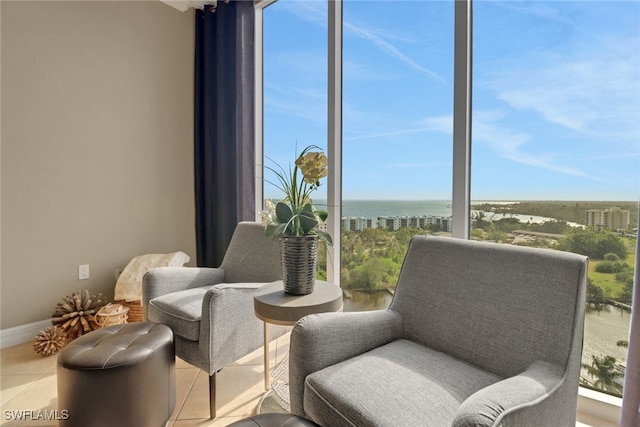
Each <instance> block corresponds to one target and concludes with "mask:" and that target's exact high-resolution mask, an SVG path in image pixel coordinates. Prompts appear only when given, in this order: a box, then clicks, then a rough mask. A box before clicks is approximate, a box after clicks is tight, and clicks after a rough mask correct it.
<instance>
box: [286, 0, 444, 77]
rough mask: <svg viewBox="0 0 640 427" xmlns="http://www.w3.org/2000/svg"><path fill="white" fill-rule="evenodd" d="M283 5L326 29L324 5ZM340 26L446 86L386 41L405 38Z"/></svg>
mask: <svg viewBox="0 0 640 427" xmlns="http://www.w3.org/2000/svg"><path fill="white" fill-rule="evenodd" d="M283 4H284V5H286V7H287V8H288V10H289V11H291V12H292V13H293V14H295V15H297V16H298V17H300V18H302V19H304V20H306V21H307V22H310V23H313V24H315V25H319V26H321V27H323V28H326V26H327V6H326V3H324V2H318V1H295V2H287V3H283ZM342 25H343V28H344V31H345V33H346V32H350V33H351V34H353V35H354V36H356V37H358V38H361V39H365V40H368V41H369V42H371V43H372V44H373V45H374V46H376V47H377V48H378V49H380V50H381V51H383V52H385V53H386V54H388V55H390V56H392V57H394V58H396V59H398V60H399V61H401V62H403V63H405V64H406V65H408V66H409V67H411V68H414V69H416V70H418V71H420V72H421V73H423V74H425V75H427V76H428V77H429V78H431V79H432V80H434V81H436V82H439V83H442V84H447V81H446V80H445V79H444V78H443V77H442V76H440V75H439V74H438V73H436V72H434V71H432V70H430V69H428V68H426V67H424V66H422V65H420V64H419V63H418V62H417V61H416V60H414V59H413V58H411V57H410V56H409V55H406V54H405V53H403V52H402V51H401V50H400V49H399V48H397V47H396V46H394V45H393V44H392V43H391V42H389V41H388V40H396V41H403V42H408V41H410V40H409V39H408V38H407V37H402V36H399V35H397V34H395V33H393V32H390V31H385V30H381V29H377V28H373V27H370V26H366V25H361V24H353V23H351V22H349V21H346V20H345V21H343V24H342Z"/></svg>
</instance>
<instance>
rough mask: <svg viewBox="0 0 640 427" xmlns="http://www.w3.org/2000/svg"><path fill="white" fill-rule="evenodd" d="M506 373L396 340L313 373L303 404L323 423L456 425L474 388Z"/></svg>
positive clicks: (333, 426) (313, 417)
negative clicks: (488, 370) (458, 415)
mask: <svg viewBox="0 0 640 427" xmlns="http://www.w3.org/2000/svg"><path fill="white" fill-rule="evenodd" d="M500 380H501V378H499V377H497V376H496V375H493V374H491V373H489V372H486V371H483V370H482V369H479V368H476V367H475V366H472V365H470V364H468V363H465V362H463V361H461V360H459V359H456V358H454V357H451V356H449V355H447V354H445V353H441V352H439V351H436V350H433V349H430V348H428V347H424V346H422V345H420V344H417V343H415V342H411V341H408V340H404V339H402V340H396V341H393V342H391V343H389V344H386V345H383V346H381V347H377V348H375V349H374V350H371V351H369V352H367V353H363V354H361V355H359V356H356V357H353V358H351V359H348V360H346V361H344V362H341V363H338V364H335V365H332V366H329V367H327V368H325V369H322V370H320V371H318V372H315V373H313V374H311V375H309V376H308V377H307V379H306V383H305V393H304V407H305V410H306V411H307V414H308V415H310V416H311V418H312V419H313V420H314V421H315V422H316V423H319V424H321V425H325V426H332V427H339V426H354V425H355V426H361V425H362V426H364V425H366V426H374V425H378V426H382V425H389V426H391V425H393V426H417V425H425V422H428V425H439V426H447V425H451V422H452V421H453V420H454V418H455V416H456V409H457V408H459V407H460V405H461V404H462V403H463V402H464V401H465V400H466V399H467V398H468V397H469V396H471V395H472V394H473V393H475V392H476V391H477V390H479V389H482V388H484V387H487V386H490V385H491V384H494V383H497V382H498V381H500Z"/></svg>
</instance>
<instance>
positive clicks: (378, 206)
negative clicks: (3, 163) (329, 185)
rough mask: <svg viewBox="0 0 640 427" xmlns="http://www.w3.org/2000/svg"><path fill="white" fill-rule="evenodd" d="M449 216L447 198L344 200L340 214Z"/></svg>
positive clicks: (449, 204) (371, 216)
mask: <svg viewBox="0 0 640 427" xmlns="http://www.w3.org/2000/svg"><path fill="white" fill-rule="evenodd" d="M423 215H432V216H445V217H448V216H451V201H448V200H344V201H343V204H342V216H350V217H354V216H356V217H357V216H361V217H364V218H372V219H374V220H375V219H377V218H378V217H379V216H423Z"/></svg>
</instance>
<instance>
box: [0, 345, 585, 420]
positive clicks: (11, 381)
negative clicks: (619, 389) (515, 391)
mask: <svg viewBox="0 0 640 427" xmlns="http://www.w3.org/2000/svg"><path fill="white" fill-rule="evenodd" d="M288 348H289V334H286V335H283V336H282V337H280V338H278V339H277V340H275V341H274V342H273V343H271V346H270V349H271V358H270V360H271V362H272V367H273V364H274V363H277V362H278V361H280V360H281V359H282V358H283V357H284V355H285V354H286V352H287V351H288ZM263 372H264V371H263V353H262V348H260V349H258V350H256V351H254V352H253V353H251V354H249V355H247V356H246V357H243V358H242V359H240V360H238V361H237V362H236V363H234V364H233V365H230V366H228V367H226V368H224V369H223V370H222V371H221V372H220V373H219V374H218V379H217V384H218V396H217V399H218V417H217V418H216V419H215V420H210V419H209V404H208V397H209V395H208V377H207V374H205V373H204V372H203V371H201V370H199V369H198V368H195V367H193V366H191V365H189V364H187V363H186V362H184V361H182V360H180V359H178V360H177V361H176V409H175V410H174V412H173V414H172V415H171V418H170V420H169V422H168V423H167V427H185V426H199V427H222V426H227V425H229V424H231V423H233V422H234V421H238V420H240V419H243V418H246V417H247V416H250V415H254V414H255V413H256V410H257V408H258V406H259V404H260V403H261V400H262V399H263V397H264V396H265V390H264V376H263ZM96 398H99V390H96ZM57 402H58V399H57V392H56V356H55V355H54V356H49V357H42V356H40V355H38V354H37V353H35V352H34V351H33V349H32V347H31V343H25V344H20V345H16V346H13V347H8V348H4V349H2V350H0V416H1V417H2V418H1V420H0V422H1V423H0V426H2V427H41V426H47V427H49V426H57V423H56V422H55V421H43V420H22V421H20V420H15V419H10V418H11V413H13V412H12V411H33V413H37V411H40V410H42V411H45V410H48V411H53V410H56V409H58V407H57ZM7 411H8V412H7ZM594 425H597V424H594ZM576 427H589V426H588V425H587V424H582V423H577V424H576Z"/></svg>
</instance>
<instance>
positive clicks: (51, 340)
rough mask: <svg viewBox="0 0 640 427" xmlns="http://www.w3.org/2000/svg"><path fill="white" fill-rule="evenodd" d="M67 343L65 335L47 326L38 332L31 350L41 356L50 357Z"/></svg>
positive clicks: (54, 327) (56, 328)
mask: <svg viewBox="0 0 640 427" xmlns="http://www.w3.org/2000/svg"><path fill="white" fill-rule="evenodd" d="M66 343H67V335H66V334H65V333H64V331H63V330H62V329H60V328H58V327H57V326H49V327H48V328H47V329H45V330H44V331H40V333H39V334H38V335H36V338H35V340H34V341H33V350H34V351H35V352H36V353H38V354H41V355H42V356H51V355H52V354H56V353H57V352H58V350H60V349H61V348H62V347H64V346H65V344H66Z"/></svg>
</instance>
